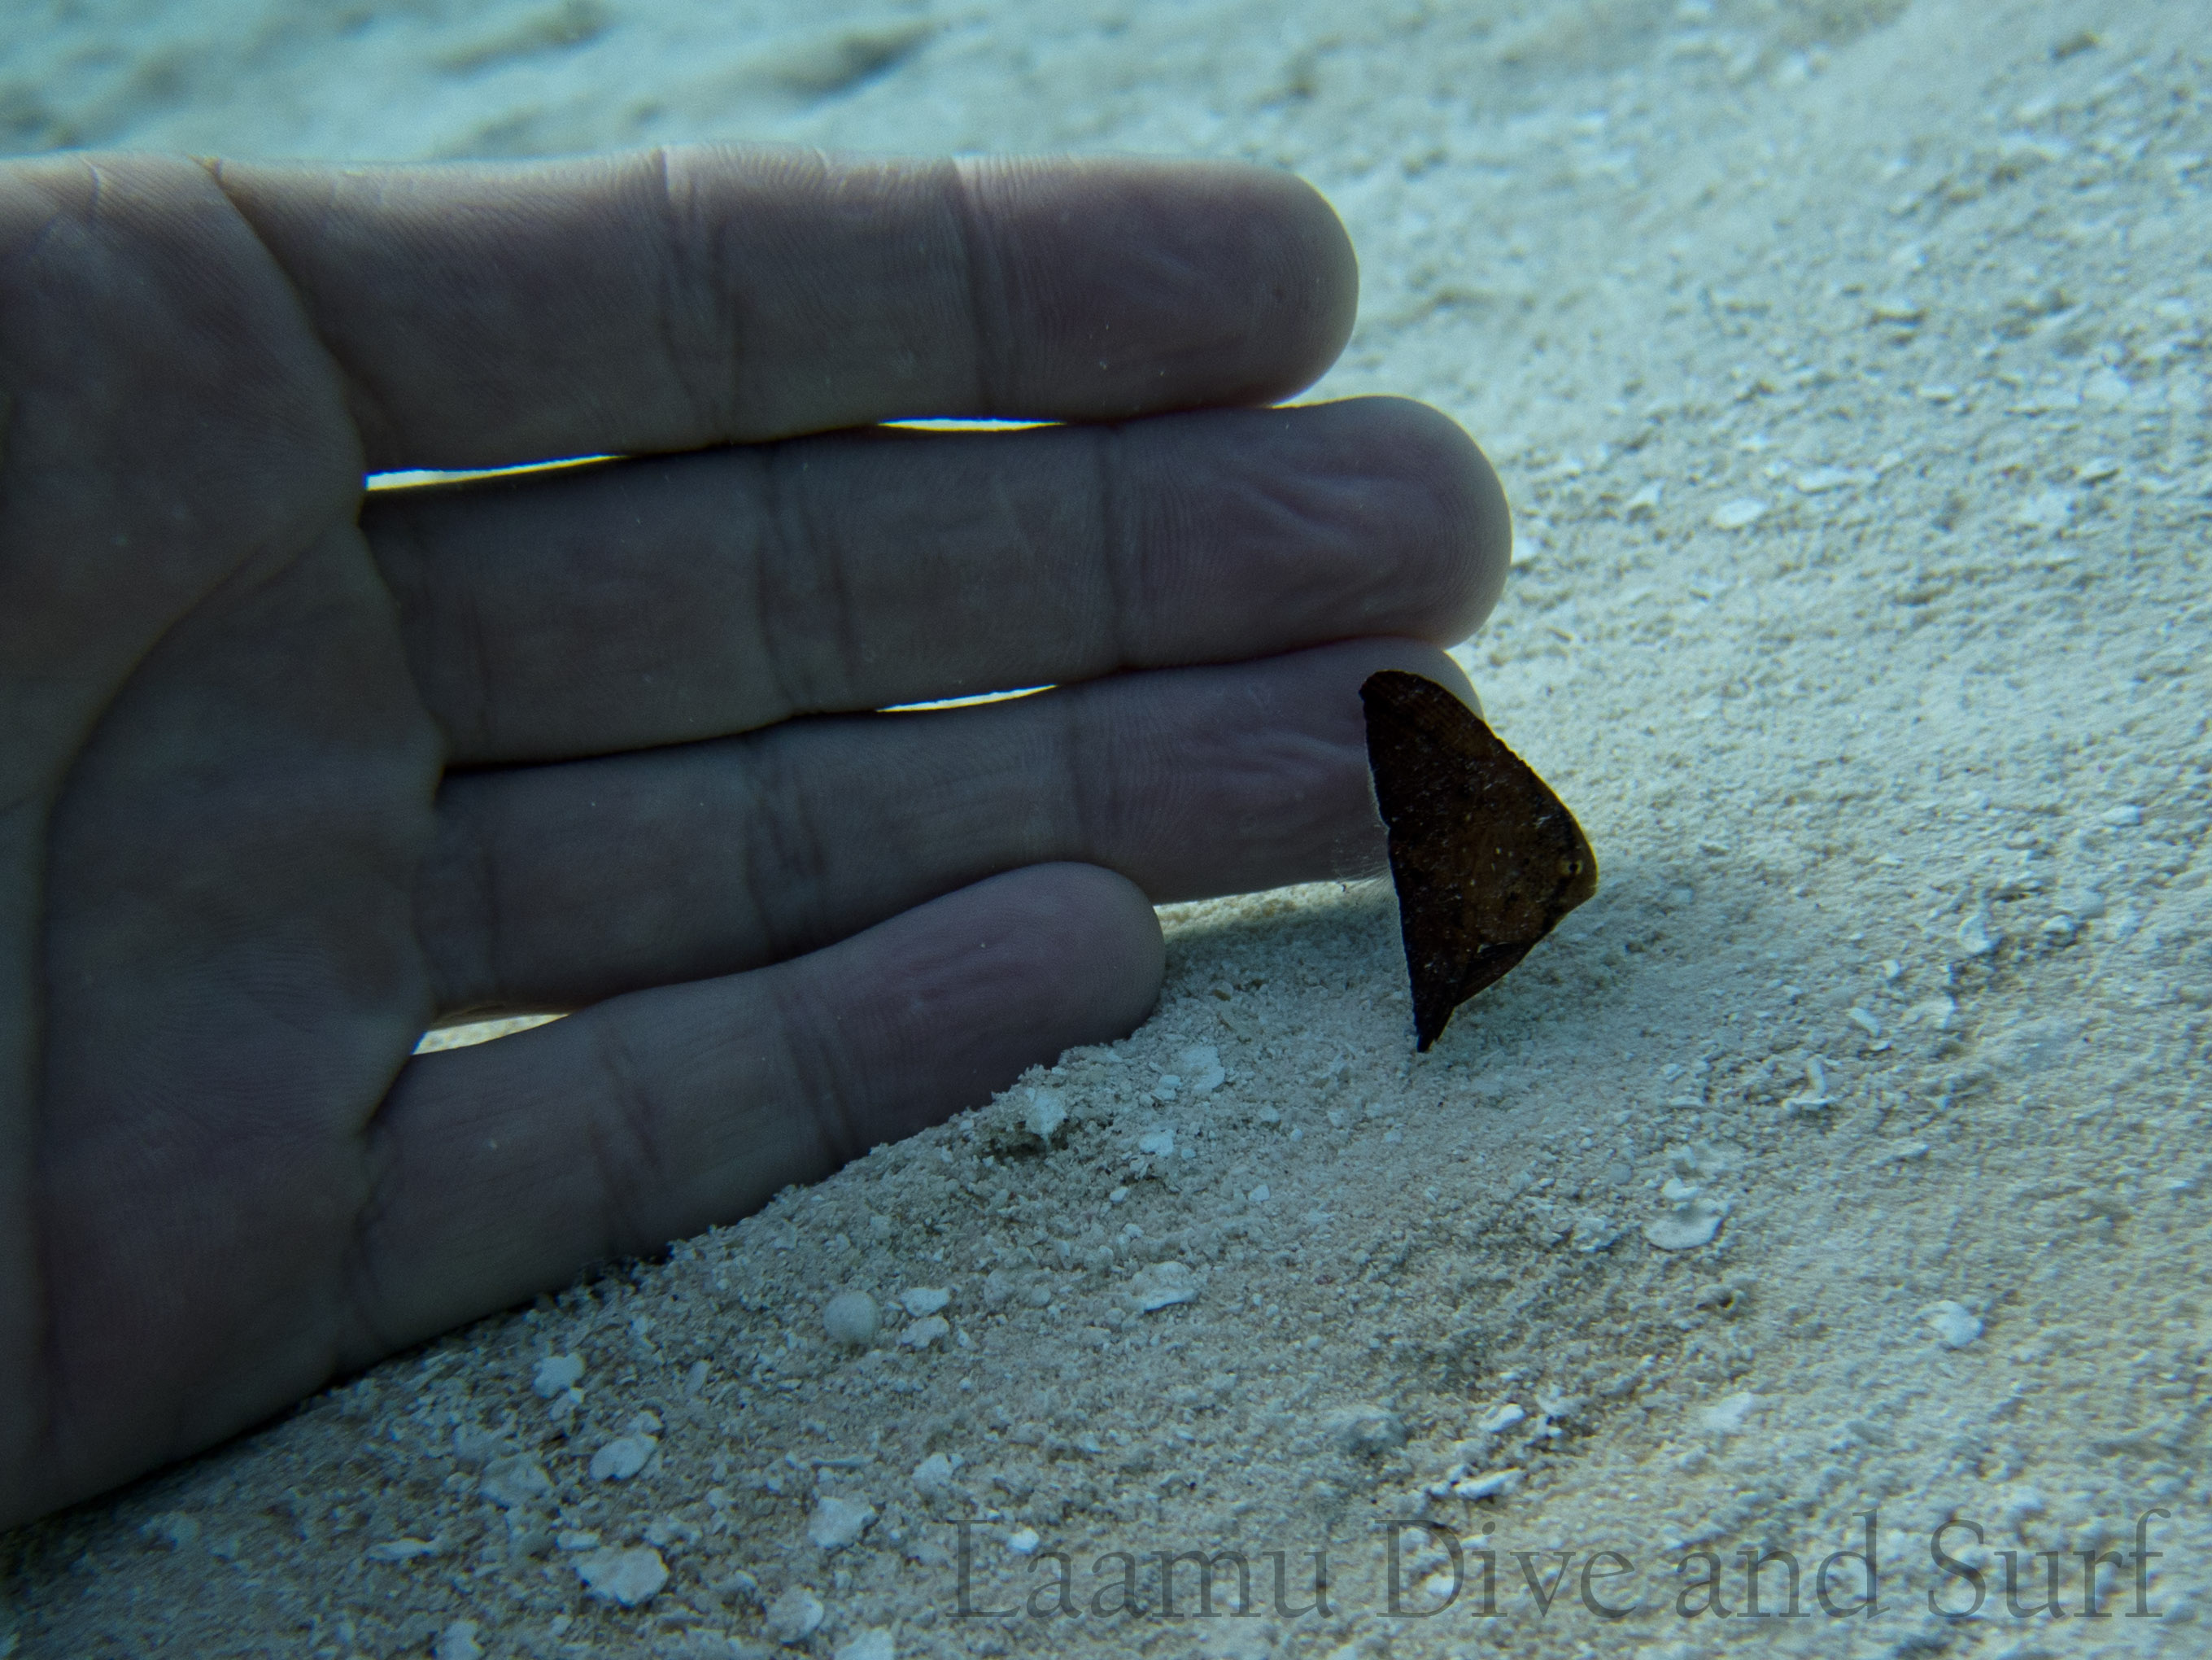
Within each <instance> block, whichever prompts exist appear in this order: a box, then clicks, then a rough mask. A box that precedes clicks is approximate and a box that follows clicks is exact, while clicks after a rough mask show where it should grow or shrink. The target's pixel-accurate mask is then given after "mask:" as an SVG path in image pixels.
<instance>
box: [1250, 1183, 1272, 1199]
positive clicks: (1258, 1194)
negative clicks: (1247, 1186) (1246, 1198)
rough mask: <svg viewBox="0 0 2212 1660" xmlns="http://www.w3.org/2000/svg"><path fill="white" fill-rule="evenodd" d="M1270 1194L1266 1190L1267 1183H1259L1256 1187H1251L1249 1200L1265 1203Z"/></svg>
mask: <svg viewBox="0 0 2212 1660" xmlns="http://www.w3.org/2000/svg"><path fill="white" fill-rule="evenodd" d="M1270 1196H1271V1195H1269V1193H1268V1191H1267V1183H1265V1182H1262V1183H1260V1185H1259V1186H1258V1187H1256V1188H1255V1189H1252V1192H1251V1195H1250V1198H1251V1201H1252V1202H1253V1203H1254V1204H1255V1205H1264V1204H1266V1203H1267V1201H1268V1199H1269V1197H1270Z"/></svg>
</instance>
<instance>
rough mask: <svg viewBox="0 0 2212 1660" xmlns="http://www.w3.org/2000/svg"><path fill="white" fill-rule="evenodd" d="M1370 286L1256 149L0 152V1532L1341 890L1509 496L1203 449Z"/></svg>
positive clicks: (1264, 451)
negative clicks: (408, 474)
mask: <svg viewBox="0 0 2212 1660" xmlns="http://www.w3.org/2000/svg"><path fill="white" fill-rule="evenodd" d="M1354 285H1355V275H1354V269H1353V265H1352V256H1351V250H1350V248H1349V246H1348V245H1347V244H1346V240H1345V239H1344V235H1343V233H1342V230H1341V229H1340V227H1339V226H1338V225H1337V223H1336V222H1335V219H1334V216H1332V215H1331V214H1330V213H1329V211H1328V208H1327V207H1326V205H1325V204H1322V201H1321V199H1320V198H1318V197H1317V196H1316V195H1314V194H1313V193H1312V192H1310V191H1309V190H1308V189H1306V188H1305V187H1304V186H1303V185H1299V184H1297V182H1296V181H1295V180H1292V179H1287V178H1285V177H1282V176H1279V175H1275V174H1271V173H1261V172H1256V171H1254V170H1250V169H1243V168H1237V167H1225V166H1185V167H1173V166H1168V165H1164V164H1154V163H1144V162H1136V161H1108V162H1087V163H1055V164H1039V163H1023V164H1012V163H965V164H958V165H955V164H952V163H934V164H920V163H915V164H876V163H862V162H847V161H834V160H830V161H825V160H823V158H820V157H817V156H814V155H807V154H799V153H781V152H776V153H738V152H730V151H702V152H688V153H671V154H669V155H650V156H630V157H623V158H616V159H612V160H605V161H586V162H574V163H562V164H557V165H534V166H526V167H497V168H488V167H439V168H427V167H426V168H416V169H399V170H392V171H364V170H361V169H340V168H305V167H301V168H270V167H231V166H221V167H216V166H212V165H210V166H207V167H202V166H200V165H197V164H195V163H191V162H187V161H180V160H163V159H155V158H125V157H107V158H102V157H81V156H80V157H67V158H60V159H54V160H47V161H35V162H22V163H18V164H13V165H10V166H8V167H0V860H4V864H0V1067H4V1068H5V1073H4V1083H0V1525H4V1524H7V1523H13V1522H17V1521H21V1520H22V1519H24V1518H26V1517H31V1516H33V1515H37V1514H39V1513H40V1512H42V1511H46V1510H47V1509H50V1508H52V1507H53V1506H55V1505H60V1504H64V1503H66V1502H68V1501H70V1500H71V1499H76V1498H79V1497H82V1496H84V1495H86V1494H88V1493H94V1492H97V1491H99V1490H100V1489H101V1488H103V1487H107V1486H109V1485H112V1484H113V1483H115V1482H117V1481H122V1480H125V1479H126V1478H128V1477H130V1476H131V1475H135V1474H137V1473H138V1472H140V1471H143V1470H144V1469H147V1468H150V1467H152V1466H153V1465H155V1464H156V1463H158V1462H162V1461H164V1460H167V1459H170V1458H173V1457H177V1456H182V1455H184V1454H186V1453H189V1452H191V1451H193V1450H197V1449H198V1448H201V1447H204V1446H206V1445H208V1444H210V1443H211V1442H213V1441H216V1440H217V1439H219V1438H222V1437H224V1436H226V1435H228V1434H230V1433H232V1432H235V1431H237V1430H239V1429H240V1428H242V1427H244V1426H247V1425H249V1424H251V1423H252V1422H254V1421H255V1420H258V1419H259V1418H261V1417H262V1416H264V1415H265V1414H268V1413H270V1412H271V1411H272V1410H275V1409H276V1408H280V1407H282V1406H283V1405H284V1404H285V1403H287V1402H290V1401H292V1400H295V1399H296V1398H298V1397H299V1396H300V1395H303V1394H305V1393H307V1391H309V1390H312V1389H314V1388H316V1387H318V1386H319V1384H321V1383H324V1382H325V1380H326V1379H328V1378H330V1377H331V1376H333V1375H334V1374H337V1373H339V1372H343V1371H347V1370H349V1369H350V1368H356V1367H358V1366H361V1365H364V1364H366V1363H368V1362H369V1361H371V1360H374V1359H376V1358H377V1357H378V1356H380V1355H382V1354H384V1353H388V1352H389V1351H391V1350H392V1349H393V1348H395V1347H399V1346H401V1345H404V1344H406V1343H409V1342H412V1341H417V1340H419V1339H421V1338H422V1337H424V1336H426V1335H430V1334H432V1333H435V1332H436V1331H439V1330H441V1329H445V1328H447V1327H449V1326H452V1325H453V1324H456V1323H459V1322H462V1321H465V1320H466V1319H468V1318H470V1317H471V1316H476V1315H479V1314H482V1313H483V1312H485V1311H487V1310H492V1309H495V1308H498V1307H501V1306H502V1305H505V1304H511V1303H513V1302H514V1301H517V1300H520V1299H521V1298H525V1297H526V1296H528V1295H529V1294H530V1293H532V1292H535V1291H537V1290H539V1289H541V1288H545V1287H550V1286H556V1285H558V1284H560V1283H562V1281H563V1280H566V1279H567V1278H568V1277H569V1276H570V1275H572V1274H574V1271H575V1270H576V1269H577V1268H579V1267H580V1265H582V1264H584V1263H586V1262H590V1261H592V1260H593V1259H597V1258H601V1257H605V1256H611V1255H617V1254H623V1253H629V1252H635V1251H639V1250H649V1249H652V1248H654V1247H657V1246H659V1244H661V1243H665V1241H667V1240H669V1239H671V1238H673V1237H681V1236H684V1235H685V1234H689V1233H691V1232H694V1231H698V1230H699V1229H701V1228H703V1227H705V1226H707V1225H710V1224H712V1223H714V1222H716V1221H720V1220H726V1219H731V1218H733V1217H735V1216H738V1215H740V1214H742V1213H744V1212H746V1211H748V1210H750V1209H752V1208H754V1207H757V1206H758V1205H760V1204H761V1203H762V1202H763V1201H765V1200H766V1199H767V1198H768V1197H769V1195H772V1194H773V1193H775V1191H776V1190H777V1189H780V1188H781V1187H783V1186H784V1185H786V1184H787V1183H793V1182H800V1181H806V1180H811V1179H813V1178H816V1177H820V1176H822V1175H823V1174H824V1173H826V1172H828V1171H830V1170H832V1169H834V1168H835V1167H836V1165H837V1164H840V1163H842V1161H844V1160H846V1159H848V1158H852V1157H854V1155H856V1154H858V1153H860V1152H863V1151H865V1150H866V1148H867V1147H869V1146H872V1145H874V1144H876V1143H878V1142H882V1141H886V1140H894V1139H896V1138H897V1137H900V1136H902V1135H905V1134H909V1133H911V1132H912V1131H914V1130H915V1129H917V1128H921V1127H922V1126H924V1125H926V1124H928V1123H930V1122H935V1121H937V1120H939V1119H940V1118H942V1117H944V1116H945V1115H947V1114H948V1113H950V1112H952V1111H954V1110H958V1109H960V1108H962V1107H963V1106H968V1105H972V1104H978V1103H980V1102H981V1101H982V1100H983V1099H985V1098H987V1095H988V1093H989V1092H990V1091H992V1090H994V1089H995V1088H999V1087H1003V1086H1004V1085H1006V1083H1008V1082H1010V1081H1011V1080H1012V1079H1013V1078H1014V1077H1015V1076H1016V1075H1018V1073H1019V1072H1020V1071H1021V1070H1022V1069H1023V1068H1024V1067H1026V1066H1028V1065H1030V1063H1032V1062H1035V1061H1045V1060H1049V1059H1050V1058H1051V1057H1052V1056H1054V1055H1056V1054H1057V1053H1059V1052H1060V1050H1061V1049H1065V1048H1066V1047H1068V1046H1070V1045H1073V1044H1078V1043H1092V1042H1097V1041H1100V1040H1103V1039H1105V1038H1107V1037H1112V1036H1114V1035H1116V1034H1118V1033H1121V1032H1123V1031H1127V1030H1128V1029H1129V1028H1130V1027H1131V1026H1132V1025H1134V1024H1135V1023H1136V1022H1137V1021H1139V1020H1140V1019H1141V1018H1143V1016H1144V1014H1145V1013H1146V1011H1147V1010H1148V1009H1149V1008H1150V1006H1152V1001H1153V1000H1154V998H1155V996H1156V994H1157V993H1158V985H1159V978H1160V974H1161V943H1160V936H1159V933H1158V926H1157V923H1156V921H1155V920H1154V917H1153V915H1152V909H1151V903H1150V902H1152V901H1161V900H1169V899H1175V898H1187V897H1197V896H1200V895H1204V894H1212V893H1220V892H1228V891H1238V890H1243V889H1249V888H1256V887H1263V886H1269V885H1277V884H1281V883H1285V882H1290V881H1295V880H1304V879H1316V878H1321V877H1325V876H1328V875H1332V874H1345V873H1352V872H1354V871H1361V872H1364V871H1367V870H1371V869H1373V868H1376V866H1378V865H1379V861H1380V860H1381V857H1382V851H1383V836H1382V831H1381V828H1380V826H1379V824H1376V821H1375V818H1374V813H1373V808H1372V802H1371V798H1370V794H1369V788H1368V783H1367V778H1366V771H1365V764H1364V748H1363V740H1362V732H1363V728H1362V725H1361V714H1360V706H1359V701H1358V685H1359V684H1360V682H1361V680H1362V679H1363V678H1364V677H1365V676H1366V675H1367V674H1368V673H1369V672H1371V671H1372V670H1374V669H1376V668H1378V667H1383V666H1396V667H1404V668H1411V669H1413V670H1414V671H1416V672H1420V673H1424V674H1427V675H1430V676H1431V677H1432V678H1443V679H1448V680H1454V681H1456V679H1457V676H1456V673H1455V670H1454V669H1453V668H1452V667H1451V666H1450V664H1449V660H1448V659H1446V658H1444V657H1443V654H1442V653H1441V652H1440V651H1439V650H1438V649H1437V647H1438V646H1439V645H1441V644H1442V643H1443V642H1449V641H1451V640H1455V639H1457V638H1459V637H1461V636H1462V635H1465V634H1466V633H1467V632H1468V630H1469V629H1472V628H1473V627H1474V624H1475V623H1477V622H1479V621H1480V618H1481V617H1482V615H1483V614H1484V613H1485V612H1486V611H1487V610H1488V608H1489V605H1491V603H1492V600H1493V599H1495V597H1496V594H1497V592H1498V586H1499V584H1500V583H1501V581H1503V577H1504V563H1505V556H1506V531H1505V518H1504V504H1503V500H1502V497H1501V496H1500V495H1499V493H1498V488H1497V485H1496V483H1495V481H1494V479H1493V478H1492V476H1491V474H1490V472H1489V470H1488V468H1487V467H1486V465H1484V463H1483V462H1482V460H1481V459H1480V456H1479V455H1478V454H1477V453H1476V452H1475V451H1474V447H1473V446H1472V445H1470V444H1469V443H1468V441H1467V440H1466V439H1465V438H1464V436H1463V435H1461V434H1460V433H1459V432H1458V429H1456V428H1455V427H1453V426H1451V424H1450V423H1448V422H1446V421H1444V420H1443V418H1442V417H1437V416H1436V415H1434V414H1432V413H1431V412H1428V411H1425V410H1421V409H1419V408H1418V407H1417V406H1414V405H1412V404H1402V403H1398V402H1395V401H1393V400H1361V401H1357V402H1352V403H1346V404H1334V405H1326V406H1321V407H1317V408H1313V409H1307V410H1263V409H1258V408H1252V407H1217V408H1211V409H1207V408H1205V407H1203V406H1240V405H1241V406H1250V405H1256V404H1264V403H1265V402H1266V401H1267V400H1268V399H1271V398H1278V397H1281V396H1285V395H1287V394H1288V393H1290V392H1293V391H1295V390H1296V389H1297V387H1299V386H1303V385H1304V384H1306V383H1307V382H1309V381H1310V380H1311V379H1312V378H1313V377H1314V376H1315V375H1316V374H1318V373H1319V372H1320V371H1321V370H1322V368H1324V367H1325V366H1326V365H1327V363H1328V362H1329V360H1330V359H1331V358H1332V357H1333V356H1334V354H1335V352H1336V351H1337V350H1338V349H1339V348H1340V346H1341V344H1342V343H1343V341H1344V339H1345V337H1346V333H1347V332H1348V330H1349V326H1350V322H1351V318H1352V307H1353V299H1354ZM1173 411H1196V412H1184V413H1176V412H1173ZM923 416H1003V417H1034V418H1036V419H1039V420H1050V421H1066V422H1073V423H1126V424H1118V425H1114V424H1089V425H1082V424H1079V425H1071V426H1055V427H1045V428H1037V429H1024V430H1019V431H1013V432H996V433H961V434H948V433H918V432H914V431H910V430H897V431H890V430H883V429H870V423H877V422H881V421H885V420H892V419H897V418H901V417H923ZM1137 417H1146V418H1137ZM854 429H857V430H854ZM596 454H617V455H623V456H629V457H634V458H641V459H629V460H623V461H617V462H611V463H607V464H604V465H593V466H589V467H584V468H579V469H574V470H568V471H556V472H550V473H538V474H532V475H527V476H523V477H515V478H507V479H499V480H488V481H477V482H471V483H464V484H459V485H452V486H444V487H440V488H436V489H429V490H416V491H398V492H386V491H378V492H376V493H375V494H374V495H373V496H369V497H368V499H367V502H366V505H364V496H363V476H364V473H365V472H366V471H379V470H388V469H398V468H408V467H427V468H447V469H451V468H479V467H490V466H498V465H507V464H516V463H524V462H532V461H539V460H545V459H557V458H563V457H575V456H588V455H596ZM1045 683H1051V684H1056V685H1057V686H1058V687H1059V688H1060V689H1059V690H1054V691H1051V692H1048V693H1044V694H1041V695H1038V696H1032V697H1029V698H1024V699H1020V700H1015V701H1012V702H998V703H993V704H987V705H981V706H976V707H970V708H957V709H949V710H941V711H933V712H927V713H915V714H872V713H870V711H872V710H877V709H879V708H884V707H885V706H888V705H891V704H897V703H903V702H915V701H920V700H923V699H939V698H945V697H952V696H963V695H966V694H970V693H976V692H981V691H985V690H993V689H997V688H1004V687H1009V686H1020V685H1029V684H1045ZM567 1008H577V1009H580V1010H581V1011H582V1012H580V1013H578V1014H576V1015H575V1016H574V1018H570V1019H568V1020H564V1021H561V1022H558V1023H556V1024H554V1025H549V1026H545V1027H543V1028H540V1029H538V1030H536V1031H530V1032H528V1033H526V1034H523V1035H521V1036H519V1037H512V1038H509V1039H507V1040H504V1041H502V1042H500V1043H492V1044H486V1045H483V1046H481V1047H478V1048H474V1049H458V1050H453V1051H450V1052H447V1053H442V1054H435V1055H423V1056H420V1057H416V1058H412V1059H410V1052H411V1050H412V1049H413V1046H414V1044H415V1042H416V1037H418V1035H419V1034H420V1033H421V1032H422V1031H423V1030H424V1029H425V1028H426V1027H428V1026H429V1025H433V1024H434V1023H435V1022H437V1021H439V1020H441V1019H453V1018H459V1017H461V1016H463V1015H465V1014H469V1013H482V1012H498V1011H517V1010H532V1009H567Z"/></svg>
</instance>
